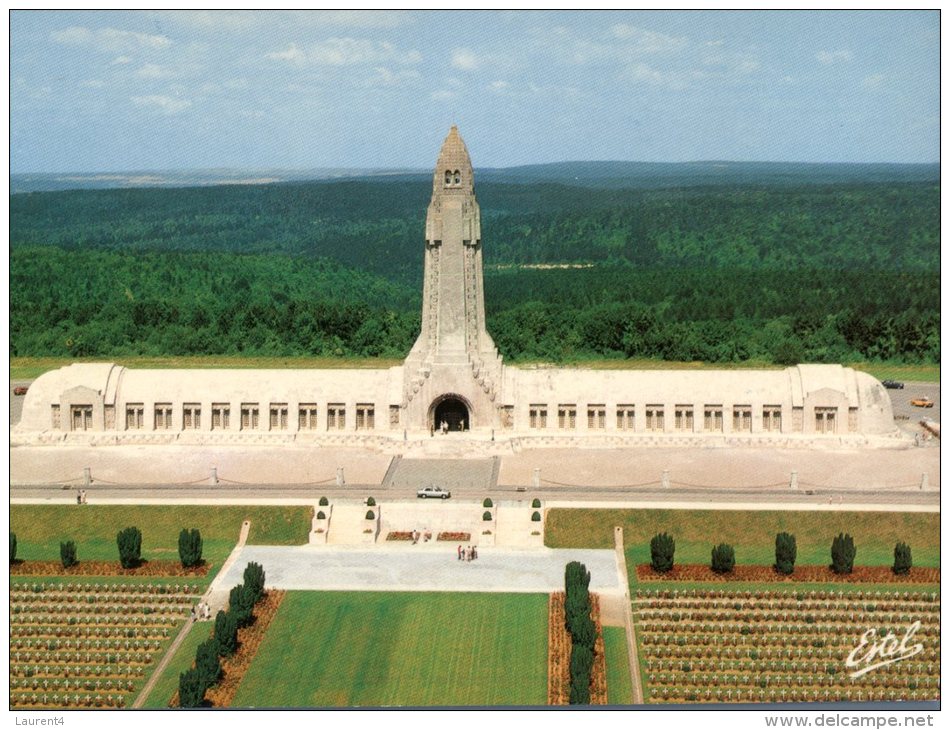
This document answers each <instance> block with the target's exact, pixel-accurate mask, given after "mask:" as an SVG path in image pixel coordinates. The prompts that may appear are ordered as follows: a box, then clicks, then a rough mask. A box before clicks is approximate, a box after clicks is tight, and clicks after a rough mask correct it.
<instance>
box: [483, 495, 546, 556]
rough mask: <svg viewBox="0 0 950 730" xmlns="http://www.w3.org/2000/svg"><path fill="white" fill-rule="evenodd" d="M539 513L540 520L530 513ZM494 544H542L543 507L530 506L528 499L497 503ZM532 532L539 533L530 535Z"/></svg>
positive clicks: (521, 545)
mask: <svg viewBox="0 0 950 730" xmlns="http://www.w3.org/2000/svg"><path fill="white" fill-rule="evenodd" d="M534 512H540V513H541V520H542V521H541V522H532V521H531V515H532V514H533V513H534ZM495 527H496V533H497V534H496V536H495V539H496V542H495V544H496V545H503V546H505V547H541V546H542V545H544V507H543V503H542V507H541V508H532V507H531V500H530V499H519V500H510V501H509V500H506V501H504V502H500V503H499V504H498V511H497V520H496V525H495ZM532 532H537V533H539V534H538V535H532V534H531V533H532Z"/></svg>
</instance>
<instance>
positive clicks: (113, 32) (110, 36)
mask: <svg viewBox="0 0 950 730" xmlns="http://www.w3.org/2000/svg"><path fill="white" fill-rule="evenodd" d="M50 36H51V37H52V39H53V40H54V41H55V42H56V43H62V44H63V45H67V46H91V47H92V48H95V49H96V50H99V51H127V50H136V49H142V48H145V49H151V50H162V49H164V48H168V47H169V46H171V45H172V41H171V39H170V38H168V37H167V36H164V35H149V34H148V33H135V32H133V31H130V30H117V29H116V28H100V29H99V30H90V29H89V28H86V27H83V26H78V25H73V26H70V27H68V28H65V29H64V30H54V31H53V32H52V33H51V34H50Z"/></svg>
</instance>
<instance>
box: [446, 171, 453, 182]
mask: <svg viewBox="0 0 950 730" xmlns="http://www.w3.org/2000/svg"><path fill="white" fill-rule="evenodd" d="M445 184H446V185H451V184H452V171H451V170H446V171H445Z"/></svg>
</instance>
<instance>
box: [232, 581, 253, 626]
mask: <svg viewBox="0 0 950 730" xmlns="http://www.w3.org/2000/svg"><path fill="white" fill-rule="evenodd" d="M254 603H255V601H254V593H253V591H251V590H250V589H249V588H248V587H247V586H246V585H244V584H243V583H242V584H241V585H238V586H234V588H232V589H231V592H230V593H229V594H228V613H230V614H233V616H234V620H235V622H236V623H237V625H238V628H241V627H244V626H247V625H248V624H250V623H251V618H252V616H253V615H254Z"/></svg>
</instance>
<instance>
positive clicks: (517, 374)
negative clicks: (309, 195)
mask: <svg viewBox="0 0 950 730" xmlns="http://www.w3.org/2000/svg"><path fill="white" fill-rule="evenodd" d="M443 427H445V428H447V429H448V430H450V431H452V432H462V433H461V434H457V435H456V438H465V437H466V435H467V436H468V437H470V438H472V439H473V440H484V439H485V438H486V437H488V436H489V435H490V436H491V438H492V440H494V441H496V442H502V443H503V442H505V441H506V440H511V439H514V438H517V439H519V440H522V441H523V440H527V441H528V442H529V443H530V444H532V445H545V444H547V443H550V444H552V445H554V444H556V445H564V444H566V443H579V444H582V443H591V442H596V443H603V444H610V445H623V444H631V445H633V444H644V443H655V444H664V443H666V444H672V443H692V442H696V443H703V442H706V443H708V442H709V441H710V439H714V440H717V439H718V440H719V441H721V442H723V443H729V444H742V443H749V444H756V443H763V442H776V441H779V442H787V443H800V442H808V443H821V442H828V443H831V442H832V440H834V443H840V442H842V441H843V442H846V443H849V444H850V443H853V444H874V445H878V444H885V443H887V442H888V441H890V440H891V439H890V437H893V438H899V434H898V431H897V429H896V427H895V424H894V419H893V414H892V411H891V403H890V398H889V397H888V394H887V392H886V391H885V390H884V388H883V386H882V385H881V384H880V383H879V382H878V381H877V380H875V379H874V378H872V377H871V376H869V375H867V374H865V373H861V372H858V371H855V370H852V369H850V368H845V367H842V366H840V365H798V366H795V367H789V368H785V369H775V370H591V369H580V368H553V367H551V368H548V367H531V368H524V367H514V366H507V365H505V364H504V362H503V361H502V358H501V356H500V355H499V354H498V351H497V349H496V348H495V345H494V343H493V341H492V339H491V336H490V335H489V334H488V331H487V329H486V327H485V303H484V287H483V279H482V240H481V221H480V213H479V207H478V202H477V201H476V199H475V187H474V174H473V171H472V165H471V160H470V158H469V154H468V151H467V149H466V147H465V144H464V142H463V141H462V139H461V137H460V136H459V134H458V130H457V129H456V128H455V127H452V129H451V131H450V132H449V135H448V137H447V138H446V140H445V142H444V143H443V145H442V149H441V151H440V153H439V158H438V161H437V163H436V167H435V173H434V175H433V182H432V200H431V202H430V204H429V209H428V215H427V218H426V228H425V277H424V292H423V311H422V328H421V332H420V334H419V337H418V339H417V341H416V343H415V345H414V346H413V348H412V350H411V352H410V353H409V355H408V357H407V358H406V360H405V362H404V364H403V365H402V366H397V367H391V368H387V369H378V370H368V369H341V370H138V369H130V368H126V367H123V366H120V365H115V364H111V363H95V364H73V365H70V366H67V367H64V368H60V369H58V370H55V371H52V372H49V373H46V374H44V375H42V376H41V377H39V378H38V379H37V380H36V381H35V382H34V383H33V384H32V386H31V387H30V389H29V392H28V393H27V396H26V399H25V403H24V407H23V416H22V419H21V421H20V423H19V425H18V426H17V427H16V429H15V430H14V434H13V440H14V441H15V442H18V443H23V444H28V443H48V442H50V441H56V440H61V439H69V440H83V439H88V440H90V441H91V442H93V443H96V442H102V441H103V437H106V442H108V443H170V442H182V443H203V442H211V443H213V442H224V443H227V442H242V443H254V442H255V441H265V442H268V443H273V442H275V441H281V440H288V441H290V440H300V439H304V440H305V439H307V438H312V439H314V440H317V441H319V440H332V441H333V442H334V443H347V442H352V443H354V444H360V443H363V444H367V443H384V442H385V443H390V444H397V443H398V442H404V443H408V442H409V441H410V440H411V439H410V436H411V437H412V439H418V438H423V437H425V438H431V437H432V436H431V434H432V433H433V432H434V431H439V430H441V429H442V428H443Z"/></svg>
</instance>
